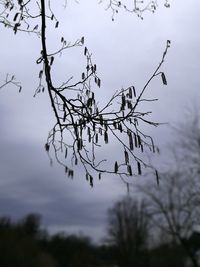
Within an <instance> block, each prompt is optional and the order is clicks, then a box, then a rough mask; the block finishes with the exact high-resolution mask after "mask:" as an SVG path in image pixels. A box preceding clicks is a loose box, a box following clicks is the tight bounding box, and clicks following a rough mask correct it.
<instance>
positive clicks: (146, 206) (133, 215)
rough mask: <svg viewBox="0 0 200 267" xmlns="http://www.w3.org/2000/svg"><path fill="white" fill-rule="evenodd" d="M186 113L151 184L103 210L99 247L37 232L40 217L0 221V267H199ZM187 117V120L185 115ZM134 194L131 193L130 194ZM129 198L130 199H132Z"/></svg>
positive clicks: (195, 134) (194, 136)
mask: <svg viewBox="0 0 200 267" xmlns="http://www.w3.org/2000/svg"><path fill="white" fill-rule="evenodd" d="M197 114H198V113H197V112H196V113H195V115H194V114H191V113H189V116H188V118H187V119H185V122H184V123H183V124H180V127H178V126H177V129H176V131H177V133H178V139H177V140H178V141H177V142H176V143H173V148H175V150H174V149H171V151H172V154H171V159H172V164H170V163H168V167H167V169H166V170H165V171H164V172H163V173H161V174H160V176H159V179H160V181H159V184H160V185H159V186H158V185H157V183H156V182H155V183H153V182H152V180H151V181H150V183H145V184H143V185H142V186H141V185H140V186H136V184H135V185H134V194H132V193H131V190H130V193H129V195H127V196H125V197H124V198H123V199H121V200H119V201H118V202H116V203H115V204H114V205H113V207H111V208H110V209H109V210H108V225H107V235H106V238H105V242H104V244H93V243H92V242H91V241H90V239H89V238H87V237H82V236H81V237H80V236H75V235H67V234H64V233H58V234H55V235H49V234H48V232H47V231H45V230H41V225H40V216H39V215H36V214H29V215H27V216H26V217H25V218H23V219H21V220H20V221H18V222H12V221H11V219H10V218H7V217H2V218H0V266H1V267H10V266H12V267H13V266H20V267H23V266H24V267H27V266H29V267H36V266H37V267H40V266H41V267H42V266H47V267H68V266H69V267H79V266H84V267H114V266H115V267H116V266H119V267H143V266H145V267H160V266H162V267H165V266H166V267H167V266H171V267H188V266H192V267H200V227H199V226H200V209H199V207H200V183H199V178H200V168H199V166H200V164H199V163H200V119H199V116H197ZM191 115H192V116H191ZM136 187H137V190H138V192H139V194H137V193H136V191H135V189H136ZM133 196H134V197H133Z"/></svg>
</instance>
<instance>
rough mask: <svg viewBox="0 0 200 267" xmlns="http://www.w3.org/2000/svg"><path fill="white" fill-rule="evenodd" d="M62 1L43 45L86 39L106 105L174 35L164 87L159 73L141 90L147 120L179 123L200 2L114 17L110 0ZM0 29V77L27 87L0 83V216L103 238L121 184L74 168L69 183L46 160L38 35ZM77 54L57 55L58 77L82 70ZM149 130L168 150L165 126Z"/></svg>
mask: <svg viewBox="0 0 200 267" xmlns="http://www.w3.org/2000/svg"><path fill="white" fill-rule="evenodd" d="M63 2H64V1H59V3H58V1H56V7H55V12H57V15H58V17H59V18H60V25H61V26H60V28H58V29H57V30H56V31H55V29H54V28H53V27H52V29H49V30H48V38H49V39H48V40H49V48H50V49H53V48H55V47H56V46H57V45H58V44H59V42H60V36H65V38H66V39H67V40H72V41H75V40H76V39H78V38H80V37H81V36H85V42H86V45H87V47H88V48H89V49H90V51H91V52H92V53H93V60H94V61H95V63H96V64H97V66H98V74H99V76H100V77H101V79H102V88H101V89H99V91H98V92H96V94H97V96H98V98H99V99H100V100H101V101H102V102H103V101H105V99H106V98H108V97H109V96H111V95H112V94H113V93H114V91H115V90H116V89H120V88H122V87H127V86H129V85H132V84H134V85H135V87H136V89H137V90H140V89H141V88H142V86H143V85H144V84H145V82H146V81H147V79H148V78H149V77H150V75H151V74H152V72H153V71H154V69H155V68H156V66H157V64H158V63H159V61H160V59H161V56H162V53H163V51H164V48H165V45H166V40H171V42H172V45H171V48H170V50H169V53H168V55H167V59H166V61H165V64H164V66H163V71H164V72H165V75H166V77H167V81H168V86H163V85H162V82H161V80H160V79H157V80H155V81H154V82H153V83H152V84H151V86H150V87H149V88H148V92H147V95H148V96H151V97H152V98H154V97H156V98H159V101H158V102H156V103H154V104H152V105H151V106H149V107H148V108H150V109H151V110H152V111H153V115H152V118H154V119H155V120H156V121H160V122H169V123H175V122H177V121H179V120H183V119H184V108H185V107H186V106H188V105H192V104H191V103H193V102H194V101H195V102H196V103H195V104H196V105H199V103H200V101H199V97H200V93H199V91H200V75H199V73H200V63H199V62H200V35H199V25H200V1H199V0H190V1H184V3H183V1H182V0H176V1H173V0H172V1H171V7H170V8H168V9H167V8H164V7H163V2H164V1H160V3H159V7H158V10H157V12H156V13H155V14H149V13H145V14H144V20H140V19H139V18H137V17H136V16H135V15H134V14H128V13H125V12H120V13H119V14H118V15H117V16H116V17H115V21H114V22H113V21H112V20H111V13H110V12H109V11H105V7H106V1H104V4H101V5H99V4H98V1H97V0H96V1H94V0H84V1H83V0H80V1H79V3H76V2H75V1H73V0H69V1H68V6H67V7H66V9H63V5H62V4H63ZM126 2H127V3H128V0H127V1H126ZM130 2H131V1H130ZM0 31H1V42H0V47H1V49H0V58H1V62H0V84H1V81H3V79H4V77H5V75H6V74H7V73H10V74H15V76H16V77H17V80H19V81H20V82H21V84H22V86H23V90H22V92H21V94H19V93H18V92H17V89H16V88H15V87H13V86H8V87H5V88H3V89H1V90H0V126H1V127H0V216H3V215H8V216H11V217H13V218H19V217H21V216H23V215H25V214H27V213H29V212H35V213H40V214H41V215H42V218H43V224H44V225H45V226H48V228H49V230H51V231H53V232H55V231H61V230H64V231H66V232H68V233H71V232H74V233H80V232H82V233H84V234H86V235H90V236H91V237H92V238H93V239H94V240H100V239H101V238H103V237H104V236H105V229H106V219H107V214H106V211H107V209H108V208H109V207H111V206H112V205H113V203H114V202H115V201H116V200H117V199H119V198H121V197H122V196H123V195H125V194H126V188H125V186H124V184H123V183H122V181H121V180H120V179H119V178H117V177H111V176H104V177H103V179H102V180H101V181H96V182H95V186H94V188H93V189H91V188H90V186H89V185H88V183H87V182H86V181H85V178H84V177H85V176H84V174H83V173H81V171H80V170H79V169H78V168H77V170H76V173H75V177H74V179H73V180H70V179H68V178H67V177H66V176H65V174H64V172H63V169H62V168H61V167H60V166H58V165H57V164H56V163H55V164H53V166H52V167H51V166H50V164H49V160H48V157H47V155H46V152H45V150H44V144H45V142H46V138H47V135H48V131H49V130H50V129H51V127H52V126H53V122H54V116H53V115H54V114H53V112H52V109H51V106H50V102H49V99H48V97H47V94H45V93H44V94H41V95H38V96H37V97H36V98H34V97H33V95H34V91H35V89H36V87H37V83H38V72H39V67H38V65H36V63H35V62H36V60H37V58H38V57H39V55H40V50H41V48H40V40H39V39H38V37H36V36H32V35H28V34H24V33H19V34H17V35H16V36H15V35H14V34H13V32H12V31H9V30H7V29H5V28H4V27H3V26H2V25H1V28H0ZM82 52H83V51H82V49H81V48H76V49H74V50H73V51H68V52H67V53H65V54H63V57H62V58H58V59H56V62H55V68H56V70H55V79H56V80H57V81H60V80H61V81H63V80H64V79H65V78H69V77H70V76H71V75H76V74H77V72H79V71H80V66H83V67H84V61H83V56H82ZM148 131H149V133H151V134H152V135H153V136H154V140H155V143H157V144H158V145H159V146H160V147H161V149H162V151H163V153H165V144H166V143H168V142H169V140H171V138H172V137H171V135H170V131H168V130H167V126H161V127H159V128H157V129H152V128H149V129H148ZM105 151H106V150H105ZM105 153H106V152H105ZM152 182H154V181H152Z"/></svg>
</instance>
